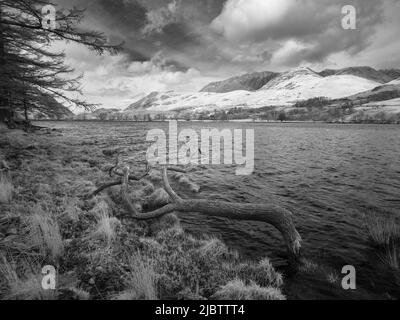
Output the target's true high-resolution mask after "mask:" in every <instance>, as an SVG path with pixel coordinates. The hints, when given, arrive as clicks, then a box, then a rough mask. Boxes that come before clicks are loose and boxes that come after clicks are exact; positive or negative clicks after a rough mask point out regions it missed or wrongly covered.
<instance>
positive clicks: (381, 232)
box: [365, 213, 400, 270]
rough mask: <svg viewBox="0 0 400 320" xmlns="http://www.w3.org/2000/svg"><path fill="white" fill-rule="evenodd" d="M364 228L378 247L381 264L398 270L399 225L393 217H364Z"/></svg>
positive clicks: (372, 215)
mask: <svg viewBox="0 0 400 320" xmlns="http://www.w3.org/2000/svg"><path fill="white" fill-rule="evenodd" d="M365 226H366V229H367V232H368V234H369V237H370V238H371V240H372V241H373V242H374V243H375V244H376V245H377V246H378V247H379V250H381V251H382V252H381V253H378V256H379V257H380V259H381V260H382V262H383V263H385V264H386V265H388V266H390V267H391V268H393V269H395V270H400V263H399V261H400V225H399V224H398V222H397V220H396V218H395V217H394V216H390V217H389V216H381V215H380V216H378V215H377V214H375V213H370V214H368V215H365Z"/></svg>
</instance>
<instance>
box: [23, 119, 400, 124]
mask: <svg viewBox="0 0 400 320" xmlns="http://www.w3.org/2000/svg"><path fill="white" fill-rule="evenodd" d="M172 120H173V119H170V120H153V121H133V120H98V119H89V120H68V119H65V120H55V119H54V120H52V119H43V120H31V121H32V123H35V122H36V123H37V122H93V123H96V122H97V123H125V122H126V123H164V122H165V123H168V122H169V121H172ZM176 121H178V122H182V123H189V122H195V123H199V122H204V123H246V124H250V123H254V124H330V125H393V126H398V125H400V123H379V122H326V121H273V120H272V121H270V120H265V121H263V120H254V121H253V120H246V119H245V120H180V119H178V120H176Z"/></svg>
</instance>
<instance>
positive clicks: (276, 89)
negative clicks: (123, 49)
mask: <svg viewBox="0 0 400 320" xmlns="http://www.w3.org/2000/svg"><path fill="white" fill-rule="evenodd" d="M379 85H381V84H380V83H378V82H376V81H372V80H368V79H365V78H361V77H357V76H353V75H332V76H327V77H322V76H321V75H319V74H317V73H315V72H314V71H313V70H311V69H309V68H299V69H295V70H293V71H289V72H285V73H282V74H280V75H279V76H278V77H276V78H275V79H273V80H271V81H269V82H268V83H267V84H266V85H265V86H263V87H262V88H261V89H259V90H257V91H245V90H237V91H232V92H227V93H214V92H196V93H193V92H173V91H170V92H164V93H163V92H154V93H152V94H150V95H148V96H147V97H145V98H143V99H141V100H139V101H137V102H135V103H133V104H132V105H131V106H129V107H128V108H127V109H126V111H130V112H135V111H137V112H140V111H143V112H144V111H148V112H169V111H182V110H190V111H193V112H196V111H208V110H214V109H217V110H218V109H229V108H233V107H248V108H260V107H264V106H288V105H292V104H294V103H296V102H297V101H299V100H307V99H310V98H314V97H326V98H331V99H338V98H344V97H347V96H351V95H354V94H356V93H359V92H363V91H368V90H371V89H373V88H375V87H377V86H379Z"/></svg>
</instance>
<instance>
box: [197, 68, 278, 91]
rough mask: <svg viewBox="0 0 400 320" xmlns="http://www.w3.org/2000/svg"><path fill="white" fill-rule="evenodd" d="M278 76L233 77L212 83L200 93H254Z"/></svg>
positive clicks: (260, 74) (266, 72)
mask: <svg viewBox="0 0 400 320" xmlns="http://www.w3.org/2000/svg"><path fill="white" fill-rule="evenodd" d="M276 76H278V73H275V72H269V71H265V72H255V73H248V74H245V75H242V76H239V77H233V78H230V79H227V80H224V81H220V82H212V83H210V84H208V85H207V86H206V87H204V88H203V89H202V90H200V92H215V93H226V92H232V91H236V90H247V91H256V90H258V89H260V88H262V87H263V86H265V85H266V84H267V83H268V82H269V81H271V80H272V79H274V78H275V77H276Z"/></svg>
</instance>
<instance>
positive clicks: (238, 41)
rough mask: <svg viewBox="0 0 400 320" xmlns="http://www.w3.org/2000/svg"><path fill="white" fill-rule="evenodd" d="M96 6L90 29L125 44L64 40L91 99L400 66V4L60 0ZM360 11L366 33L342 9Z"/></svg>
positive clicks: (118, 103) (110, 103) (370, 0)
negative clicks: (238, 79) (117, 48)
mask: <svg viewBox="0 0 400 320" xmlns="http://www.w3.org/2000/svg"><path fill="white" fill-rule="evenodd" d="M55 3H57V10H60V9H61V8H71V7H72V6H73V5H75V6H78V7H80V8H86V9H87V11H86V17H85V19H84V20H83V21H82V24H81V25H80V28H82V29H85V30H89V29H91V30H97V31H102V32H104V33H105V34H106V35H107V37H108V38H109V40H110V42H112V43H120V42H121V41H123V42H124V49H123V51H122V52H121V53H120V54H118V55H116V56H111V55H108V54H106V55H104V56H98V55H96V54H95V53H94V52H91V51H89V50H88V49H87V48H85V47H83V46H80V45H77V44H73V43H67V44H66V43H61V42H60V43H56V44H55V45H54V47H55V49H56V50H64V51H65V53H66V57H67V63H68V64H69V65H70V66H72V67H74V68H75V70H76V72H77V73H82V74H83V79H82V90H83V94H84V97H85V99H86V100H87V101H89V102H91V103H100V104H102V106H103V107H106V108H114V107H115V108H126V107H127V106H129V105H130V104H131V103H133V102H134V101H136V100H138V99H139V98H141V97H143V96H145V95H146V94H149V93H151V92H153V91H170V90H174V91H190V92H193V91H198V90H200V89H201V88H203V87H204V86H205V85H206V84H208V83H209V82H212V81H219V80H225V79H227V78H229V77H232V76H237V75H241V74H244V73H248V72H257V71H278V72H282V71H286V70H290V69H293V68H296V67H304V66H307V67H311V68H313V69H315V70H318V71H319V70H323V69H325V68H343V67H348V66H364V65H368V66H372V67H375V68H400V55H399V54H398V53H399V52H400V40H399V34H400V19H399V17H400V1H398V0H56V1H55ZM344 5H352V6H354V7H355V8H356V13H357V16H356V29H355V30H345V29H343V27H342V19H343V17H344V14H342V8H343V6H344Z"/></svg>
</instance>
